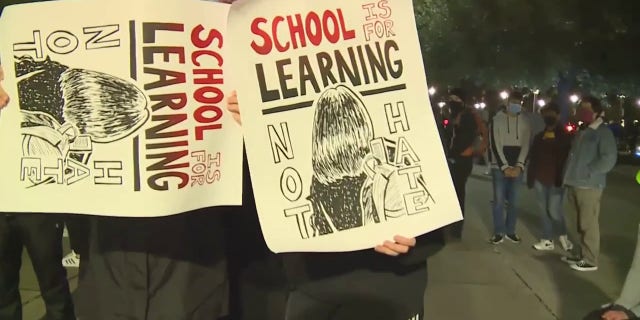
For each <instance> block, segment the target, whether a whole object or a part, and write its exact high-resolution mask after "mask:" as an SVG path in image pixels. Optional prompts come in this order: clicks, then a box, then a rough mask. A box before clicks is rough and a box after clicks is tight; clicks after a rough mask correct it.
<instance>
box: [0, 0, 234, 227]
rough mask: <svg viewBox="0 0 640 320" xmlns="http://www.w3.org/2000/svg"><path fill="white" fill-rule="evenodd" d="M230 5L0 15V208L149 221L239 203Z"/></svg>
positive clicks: (33, 9)
mask: <svg viewBox="0 0 640 320" xmlns="http://www.w3.org/2000/svg"><path fill="white" fill-rule="evenodd" d="M228 10H229V5H227V4H220V3H212V2H205V1H198V0H163V1H154V0H136V1H124V0H116V1H113V0H110V1H91V0H79V1H74V0H65V1H55V2H41V3H32V4H25V5H17V6H10V7H7V8H5V10H4V12H3V15H2V18H1V20H0V34H1V35H2V36H1V38H0V57H1V62H2V65H3V68H4V71H5V76H6V79H5V81H4V83H3V85H4V87H5V88H6V90H7V91H8V93H9V95H10V96H11V98H12V100H11V103H10V104H9V106H8V107H7V108H6V109H4V110H3V111H2V116H1V117H0V146H1V151H0V163H1V164H2V165H1V166H0V176H2V179H1V180H0V197H1V200H0V212H63V213H88V214H96V215H109V216H131V217H148V216H163V215H170V214H176V213H180V212H185V211H189V210H193V209H198V208H203V207H209V206H218V205H239V204H241V201H242V199H241V197H242V186H241V183H242V136H241V131H240V129H239V127H238V126H237V124H235V123H234V122H233V119H232V117H231V116H230V114H228V113H227V111H226V108H225V99H226V98H225V93H227V90H228V88H227V84H226V82H227V81H226V75H227V71H226V68H227V64H226V59H225V58H226V55H225V53H224V52H223V49H224V48H223V44H224V43H225V40H226V39H224V38H225V35H226V27H227V17H228Z"/></svg>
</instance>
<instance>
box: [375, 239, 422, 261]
mask: <svg viewBox="0 0 640 320" xmlns="http://www.w3.org/2000/svg"><path fill="white" fill-rule="evenodd" d="M393 240H394V241H385V242H384V243H383V244H382V245H379V246H376V247H375V250H376V252H378V253H382V254H386V255H388V256H393V257H396V256H398V255H400V254H404V253H408V252H409V250H410V249H411V248H413V247H415V246H416V238H405V237H402V236H395V237H393Z"/></svg>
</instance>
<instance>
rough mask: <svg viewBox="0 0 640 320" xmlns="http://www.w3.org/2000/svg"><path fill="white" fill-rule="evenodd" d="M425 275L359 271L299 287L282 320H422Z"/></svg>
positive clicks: (417, 271) (291, 295)
mask: <svg viewBox="0 0 640 320" xmlns="http://www.w3.org/2000/svg"><path fill="white" fill-rule="evenodd" d="M426 286H427V272H426V269H424V268H419V269H417V270H415V271H413V272H410V273H407V274H402V275H399V274H394V273H390V272H373V271H368V270H359V271H356V272H352V273H349V274H344V275H339V276H334V277H331V278H323V279H322V280H317V281H312V282H309V283H305V284H302V285H299V286H298V287H297V288H296V289H295V290H293V291H291V292H290V294H289V300H288V302H287V311H286V318H285V319H286V320H353V319H358V320H377V319H380V320H413V319H423V309H424V293H425V289H426Z"/></svg>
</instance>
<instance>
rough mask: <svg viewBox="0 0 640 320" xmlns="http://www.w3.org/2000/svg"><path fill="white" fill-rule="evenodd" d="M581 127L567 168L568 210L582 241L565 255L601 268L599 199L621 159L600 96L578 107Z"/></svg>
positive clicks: (581, 266)
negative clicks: (599, 261)
mask: <svg viewBox="0 0 640 320" xmlns="http://www.w3.org/2000/svg"><path fill="white" fill-rule="evenodd" d="M577 117H578V120H579V121H580V123H581V125H580V131H579V132H578V134H577V136H576V137H575V139H574V141H573V145H572V147H571V151H570V153H569V160H568V162H567V167H566V170H565V176H564V184H565V185H566V186H567V188H568V189H567V198H568V201H569V208H570V211H569V213H570V214H572V215H573V217H574V218H577V219H572V220H574V221H577V229H578V235H579V240H580V242H579V244H580V246H578V248H576V249H577V250H576V252H574V255H572V256H568V257H562V260H563V261H565V262H567V263H568V264H569V266H571V268H572V269H574V270H577V271H595V270H598V256H599V254H600V223H599V220H598V219H599V217H600V200H601V199H602V192H603V190H604V188H605V186H606V182H607V173H608V172H609V171H611V170H612V169H613V167H614V166H615V164H616V161H617V159H618V150H617V148H616V141H615V138H614V136H613V133H612V132H611V129H609V128H608V127H607V126H606V125H605V124H604V120H603V118H604V109H603V107H602V104H601V102H600V100H599V99H597V98H595V97H585V98H584V99H583V100H582V102H580V107H579V108H578V110H577Z"/></svg>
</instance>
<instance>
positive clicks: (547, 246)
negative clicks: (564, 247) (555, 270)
mask: <svg viewBox="0 0 640 320" xmlns="http://www.w3.org/2000/svg"><path fill="white" fill-rule="evenodd" d="M533 248H534V249H536V250H539V251H551V250H553V249H555V245H554V244H553V241H551V240H546V239H541V240H540V242H538V243H536V244H534V245H533Z"/></svg>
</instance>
